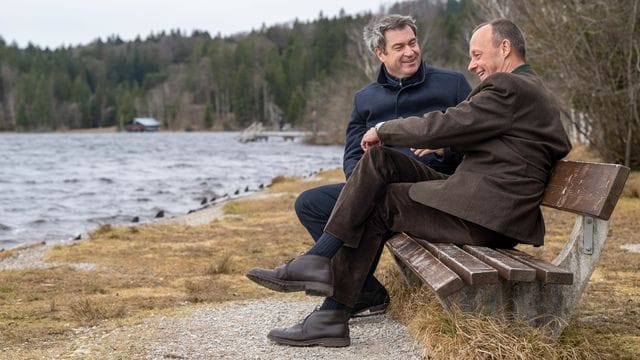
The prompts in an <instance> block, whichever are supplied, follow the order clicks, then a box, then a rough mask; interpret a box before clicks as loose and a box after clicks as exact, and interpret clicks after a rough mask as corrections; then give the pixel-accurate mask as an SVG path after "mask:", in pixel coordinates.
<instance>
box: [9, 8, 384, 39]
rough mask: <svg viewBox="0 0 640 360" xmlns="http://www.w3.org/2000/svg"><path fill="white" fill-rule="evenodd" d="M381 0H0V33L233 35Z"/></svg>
mask: <svg viewBox="0 0 640 360" xmlns="http://www.w3.org/2000/svg"><path fill="white" fill-rule="evenodd" d="M392 3H393V1H385V0H319V1H308V0H306V1H305V0H263V1H260V0H153V1H152V0H98V1H94V0H58V1H56V0H0V37H2V38H3V39H4V41H5V42H6V43H7V44H10V43H12V42H13V41H15V42H16V43H17V44H18V45H19V46H20V47H25V46H26V45H27V43H28V42H31V43H33V44H35V45H38V46H40V47H49V48H56V47H59V46H61V45H65V46H66V45H78V44H87V43H89V42H91V41H93V40H95V39H97V38H98V37H100V38H102V39H103V40H105V39H106V38H107V37H108V36H110V35H113V34H117V35H119V36H120V38H121V39H123V40H132V39H134V38H135V37H136V36H137V35H140V36H141V37H142V38H143V39H144V38H146V37H147V35H149V34H150V33H151V32H154V33H158V32H160V31H162V30H166V31H169V30H171V29H180V30H182V31H186V32H187V33H188V34H190V33H191V31H192V30H194V29H198V30H206V31H208V32H209V33H210V34H211V35H212V36H215V35H216V34H217V33H218V32H220V33H221V34H222V35H223V36H224V35H231V34H235V33H238V32H242V31H251V29H260V27H261V26H262V24H263V23H264V24H266V25H267V26H269V25H273V24H276V23H283V22H288V21H291V20H293V19H295V18H298V19H299V20H301V21H306V20H312V19H315V18H317V17H318V14H319V13H320V11H322V12H323V14H324V15H325V16H328V17H331V16H334V15H337V14H338V13H339V11H340V9H341V8H344V10H345V11H346V12H347V14H357V13H359V12H364V11H373V12H377V11H378V10H379V9H380V6H381V5H385V6H389V5H391V4H392Z"/></svg>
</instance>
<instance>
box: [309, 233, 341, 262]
mask: <svg viewBox="0 0 640 360" xmlns="http://www.w3.org/2000/svg"><path fill="white" fill-rule="evenodd" d="M341 246H342V241H340V239H338V238H337V237H335V236H333V235H331V234H329V233H326V232H323V233H322V235H320V237H319V238H318V242H316V244H315V245H313V247H312V248H311V249H309V251H307V252H306V254H305V255H319V256H324V257H328V258H332V257H333V255H335V254H336V253H337V252H338V250H340V247H341Z"/></svg>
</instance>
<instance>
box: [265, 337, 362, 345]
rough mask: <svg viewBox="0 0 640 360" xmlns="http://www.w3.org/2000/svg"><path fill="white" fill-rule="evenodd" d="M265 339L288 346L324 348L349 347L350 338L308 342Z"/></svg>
mask: <svg viewBox="0 0 640 360" xmlns="http://www.w3.org/2000/svg"><path fill="white" fill-rule="evenodd" d="M267 337H268V338H269V339H270V340H271V341H274V342H277V343H278V344H283V345H290V346H324V347H345V346H349V345H351V339H350V338H318V339H309V340H292V339H285V338H279V337H276V336H272V335H271V334H269V335H267Z"/></svg>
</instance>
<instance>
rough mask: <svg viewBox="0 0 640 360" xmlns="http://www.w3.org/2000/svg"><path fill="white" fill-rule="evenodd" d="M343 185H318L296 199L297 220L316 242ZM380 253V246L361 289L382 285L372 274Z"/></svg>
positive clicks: (371, 289)
mask: <svg viewBox="0 0 640 360" xmlns="http://www.w3.org/2000/svg"><path fill="white" fill-rule="evenodd" d="M344 185H345V184H344V183H341V184H330V185H324V186H318V187H316V188H313V189H309V190H306V191H304V192H302V193H301V194H300V195H299V196H298V198H297V199H296V204H295V209H296V215H297V216H298V220H300V223H301V224H302V225H303V226H304V227H305V228H306V229H307V231H308V232H309V234H310V235H311V237H312V238H313V241H314V242H317V241H318V238H319V237H320V235H322V233H323V232H324V228H325V226H326V225H327V221H329V216H331V212H332V211H333V207H334V206H335V205H336V201H338V196H340V192H341V191H342V188H344ZM390 236H391V233H389V234H388V236H387V238H388V237H390ZM381 254H382V248H380V251H379V252H378V254H377V256H376V257H375V259H374V261H373V264H372V266H371V269H370V270H369V273H368V276H367V278H366V280H365V283H364V285H363V288H362V291H365V292H371V291H378V290H381V288H382V287H383V285H382V284H381V283H380V282H379V281H378V280H377V279H376V278H375V277H374V276H373V273H374V272H375V270H376V267H377V265H378V260H380V255H381Z"/></svg>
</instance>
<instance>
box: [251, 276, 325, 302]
mask: <svg viewBox="0 0 640 360" xmlns="http://www.w3.org/2000/svg"><path fill="white" fill-rule="evenodd" d="M246 276H247V277H248V278H249V279H250V280H251V281H253V282H255V283H256V284H258V285H261V286H264V287H266V288H267V289H271V290H274V291H278V292H296V291H304V293H305V294H307V295H310V296H324V297H330V296H333V286H331V285H328V284H325V283H321V282H313V281H287V280H281V279H277V278H270V277H265V276H262V275H261V274H256V273H253V272H252V271H251V270H249V272H247V275H246Z"/></svg>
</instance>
